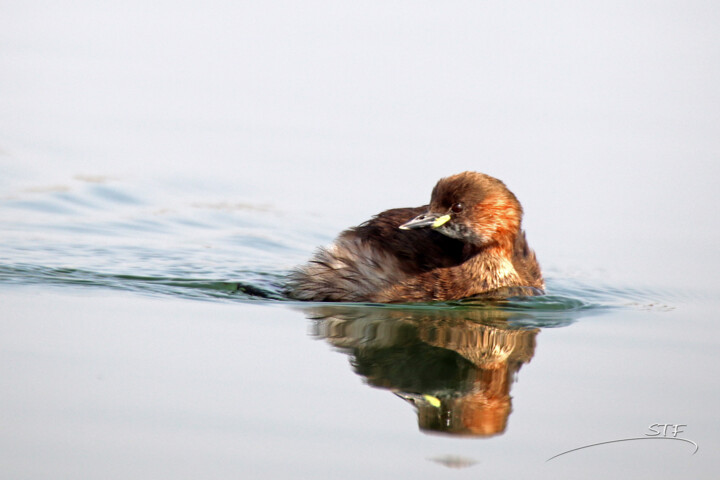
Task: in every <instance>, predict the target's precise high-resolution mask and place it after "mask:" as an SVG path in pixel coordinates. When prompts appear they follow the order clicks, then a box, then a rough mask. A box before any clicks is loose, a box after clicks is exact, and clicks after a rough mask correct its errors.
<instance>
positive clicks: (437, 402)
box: [423, 395, 440, 408]
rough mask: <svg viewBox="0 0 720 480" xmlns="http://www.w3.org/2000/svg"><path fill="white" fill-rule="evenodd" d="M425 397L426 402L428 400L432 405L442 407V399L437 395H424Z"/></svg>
mask: <svg viewBox="0 0 720 480" xmlns="http://www.w3.org/2000/svg"><path fill="white" fill-rule="evenodd" d="M423 398H424V399H425V401H426V402H428V403H429V404H430V405H432V406H433V407H435V408H439V407H440V399H439V398H437V397H433V396H432V395H423Z"/></svg>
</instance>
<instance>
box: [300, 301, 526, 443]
mask: <svg viewBox="0 0 720 480" xmlns="http://www.w3.org/2000/svg"><path fill="white" fill-rule="evenodd" d="M304 310H305V313H306V314H308V316H310V318H311V319H312V324H311V325H312V334H313V335H315V336H317V337H320V338H323V339H325V340H326V341H327V342H329V343H330V344H332V345H333V346H335V347H336V348H337V349H339V350H341V351H343V352H344V353H346V354H348V355H350V357H351V364H352V365H353V367H354V369H355V372H356V373H357V374H359V375H362V376H363V377H365V379H366V380H367V383H368V384H370V385H373V386H375V387H380V388H384V389H388V390H390V391H392V392H393V393H395V394H396V395H397V396H399V397H401V398H403V399H405V400H406V401H408V402H409V403H411V404H412V405H413V406H414V407H415V408H416V409H417V414H418V423H419V427H420V429H421V430H422V431H424V432H432V433H446V434H453V435H470V436H491V435H497V434H501V433H503V432H504V431H505V429H506V427H507V423H508V417H509V415H510V412H511V410H512V405H511V396H510V387H511V384H512V383H513V381H514V380H515V376H516V374H517V372H518V371H519V370H520V367H522V365H523V364H524V363H527V362H529V361H530V359H531V358H532V357H533V354H534V352H535V337H536V336H537V334H538V332H539V329H538V328H522V327H513V326H511V325H512V323H511V322H510V320H512V318H513V317H517V316H518V315H521V314H520V313H518V312H512V311H503V310H499V309H494V308H488V309H480V308H460V309H431V308H426V309H424V308H415V309H402V308H392V307H390V308H387V307H386V308H383V307H371V306H367V307H361V306H345V307H343V306H337V305H333V306H330V305H328V306H317V307H310V308H307V309H304Z"/></svg>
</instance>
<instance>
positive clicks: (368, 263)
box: [287, 172, 545, 303]
mask: <svg viewBox="0 0 720 480" xmlns="http://www.w3.org/2000/svg"><path fill="white" fill-rule="evenodd" d="M522 215H523V210H522V206H521V205H520V202H519V201H518V200H517V198H516V197H515V195H513V193H512V192H511V191H510V190H508V188H507V187H506V186H505V184H504V183H503V182H501V181H500V180H498V179H496V178H494V177H491V176H489V175H485V174H483V173H478V172H463V173H459V174H457V175H453V176H450V177H446V178H442V179H440V180H439V181H438V182H437V184H436V185H435V188H433V190H432V194H431V196H430V203H429V204H428V205H424V206H422V207H416V208H395V209H391V210H386V211H384V212H382V213H380V214H378V215H376V216H375V217H373V218H372V219H371V220H369V221H367V222H365V223H363V224H361V225H359V226H357V227H353V228H350V229H348V230H345V231H344V232H342V233H341V234H340V235H339V236H338V237H337V239H336V240H335V241H334V243H332V244H331V245H330V246H328V247H324V248H321V249H319V250H318V251H317V252H316V253H315V255H314V256H313V257H312V258H311V259H310V261H309V262H308V263H307V264H305V265H303V266H300V267H299V268H297V269H295V270H294V271H293V272H292V273H291V274H290V278H289V281H288V285H287V293H288V296H289V297H291V298H294V299H297V300H308V301H316V302H322V301H330V302H373V303H407V302H430V301H446V300H459V299H463V298H467V297H474V296H498V295H500V296H502V295H507V293H506V292H512V294H517V293H518V292H520V293H522V294H530V295H538V294H542V293H544V288H545V283H544V280H543V277H542V273H541V271H540V265H539V264H538V261H537V259H536V257H535V252H533V251H532V250H531V249H530V248H529V246H528V243H527V241H526V239H525V232H524V231H523V230H522V228H521V222H522ZM504 292H505V293H504Z"/></svg>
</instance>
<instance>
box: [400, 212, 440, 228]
mask: <svg viewBox="0 0 720 480" xmlns="http://www.w3.org/2000/svg"><path fill="white" fill-rule="evenodd" d="M448 220H450V215H447V214H446V215H440V214H439V213H423V214H422V215H418V216H417V217H415V218H413V219H412V220H410V221H409V222H405V223H403V224H402V225H400V226H399V227H398V228H399V229H400V230H414V229H416V228H426V227H430V228H438V227H439V226H441V225H444V224H445V223H447V221H448Z"/></svg>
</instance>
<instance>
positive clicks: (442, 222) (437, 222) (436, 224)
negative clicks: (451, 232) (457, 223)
mask: <svg viewBox="0 0 720 480" xmlns="http://www.w3.org/2000/svg"><path fill="white" fill-rule="evenodd" d="M448 220H450V215H443V216H442V217H438V218H437V220H435V221H434V222H433V224H432V228H438V227H441V226H443V225H445V224H446V223H447V222H448Z"/></svg>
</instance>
